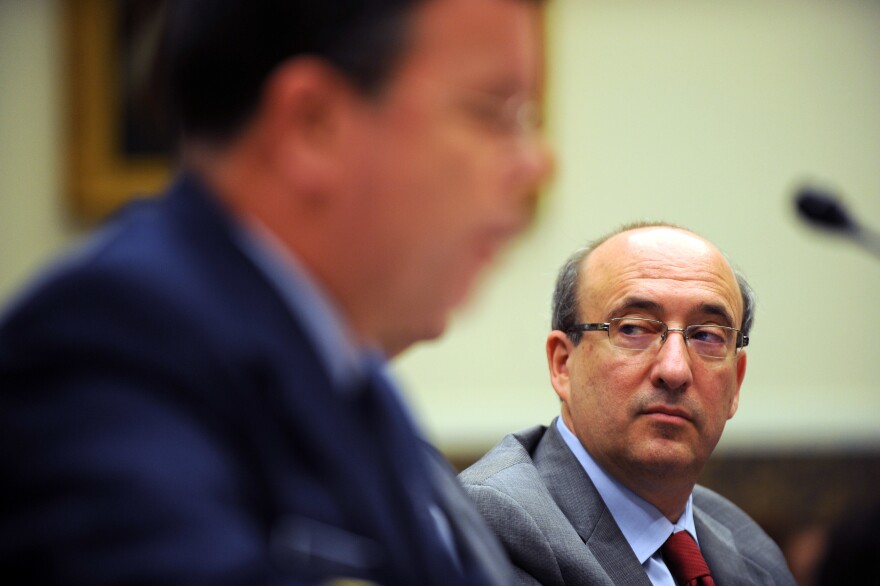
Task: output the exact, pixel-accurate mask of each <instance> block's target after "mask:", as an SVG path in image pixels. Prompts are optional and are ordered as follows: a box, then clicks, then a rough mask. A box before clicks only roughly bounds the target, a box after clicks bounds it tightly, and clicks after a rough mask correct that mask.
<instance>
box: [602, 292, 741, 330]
mask: <svg viewBox="0 0 880 586" xmlns="http://www.w3.org/2000/svg"><path fill="white" fill-rule="evenodd" d="M633 309H644V310H647V311H662V310H663V306H662V305H661V304H660V303H657V302H656V301H651V300H650V299H645V298H643V297H626V298H625V299H623V300H622V301H621V302H620V303H619V304H618V305H617V306H616V307H615V308H614V310H613V311H612V312H611V315H612V316H619V315H620V314H622V313H625V312H627V311H630V310H633ZM695 313H699V314H700V315H710V316H717V317H719V318H721V320H722V321H723V322H724V324H726V325H732V324H733V316H731V315H730V312H729V311H728V310H727V308H726V307H724V306H723V305H718V304H717V303H702V304H700V306H699V307H698V308H697V311H696V312H695Z"/></svg>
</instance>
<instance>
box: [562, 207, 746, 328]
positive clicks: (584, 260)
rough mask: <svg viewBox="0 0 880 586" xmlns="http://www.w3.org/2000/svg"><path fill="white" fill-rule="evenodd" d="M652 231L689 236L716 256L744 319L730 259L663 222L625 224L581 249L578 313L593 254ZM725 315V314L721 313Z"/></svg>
mask: <svg viewBox="0 0 880 586" xmlns="http://www.w3.org/2000/svg"><path fill="white" fill-rule="evenodd" d="M652 231H660V232H677V233H679V234H683V235H685V236H689V237H691V238H692V239H695V240H697V241H699V242H702V243H703V244H704V245H706V247H707V249H708V250H710V251H711V252H712V254H713V255H715V256H717V257H718V258H720V259H721V260H722V261H723V266H725V267H727V273H728V277H729V279H730V281H731V282H732V283H733V285H734V291H735V293H736V296H735V297H734V298H735V299H738V303H739V304H740V308H739V309H740V313H741V315H740V321H741V320H742V319H743V317H744V312H745V309H746V308H745V304H744V300H743V291H742V287H741V284H740V280H739V278H738V276H737V271H736V270H735V269H734V267H733V264H732V263H731V262H730V259H729V258H728V257H727V255H726V254H724V252H722V251H721V249H720V248H718V247H717V246H716V245H715V244H714V243H713V242H711V241H710V240H709V239H707V238H705V237H703V236H701V235H700V234H698V233H696V232H694V231H693V230H690V229H688V228H685V227H683V226H679V225H676V224H670V223H664V222H656V223H655V222H637V223H633V224H626V225H624V226H621V227H620V228H618V229H617V230H615V231H613V232H610V233H608V234H606V235H604V236H602V237H600V238H598V239H596V240H594V241H593V242H591V243H590V244H588V245H587V246H586V247H585V248H584V249H583V252H584V254H583V256H582V257H581V259H580V261H579V262H578V265H579V267H578V282H577V285H576V287H577V292H578V294H577V299H578V312H580V310H581V309H582V307H581V305H582V302H583V301H585V300H584V299H582V298H581V295H582V294H586V292H587V287H588V283H589V282H590V281H589V279H590V273H591V272H595V270H596V267H594V266H591V263H590V261H591V260H593V259H594V258H595V254H596V253H597V252H598V253H600V254H601V251H602V250H603V249H604V248H605V247H606V245H610V244H611V243H613V242H617V241H618V240H619V239H622V238H625V237H629V236H631V235H632V234H634V233H640V232H652ZM722 313H723V314H726V312H722ZM727 317H728V319H729V320H730V321H731V322H732V325H733V324H734V323H735V320H733V316H727Z"/></svg>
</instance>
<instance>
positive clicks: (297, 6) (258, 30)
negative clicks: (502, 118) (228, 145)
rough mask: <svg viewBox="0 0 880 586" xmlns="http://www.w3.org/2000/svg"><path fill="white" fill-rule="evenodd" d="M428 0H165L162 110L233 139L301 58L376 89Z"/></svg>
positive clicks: (190, 128) (204, 135)
mask: <svg viewBox="0 0 880 586" xmlns="http://www.w3.org/2000/svg"><path fill="white" fill-rule="evenodd" d="M425 1H426V0H168V2H169V6H167V14H166V19H165V26H164V30H163V34H162V42H161V45H160V49H159V53H158V59H157V66H156V71H155V73H154V76H155V78H156V80H157V83H158V85H159V88H158V91H159V93H160V94H162V95H161V96H160V97H159V98H158V101H159V103H161V104H162V106H161V107H162V110H163V111H164V117H165V118H166V119H167V120H168V123H169V125H170V126H171V127H172V128H175V129H176V130H177V132H178V133H180V134H181V135H182V136H183V137H184V138H200V139H209V140H213V141H216V142H222V141H224V140H226V139H229V138H231V137H233V136H234V135H235V133H236V132H237V131H238V130H240V129H241V128H242V127H243V126H244V124H245V122H247V120H248V119H249V118H250V116H251V115H252V114H253V113H254V111H255V109H256V107H257V104H258V100H259V98H260V95H261V93H262V90H263V86H264V83H265V81H266V80H267V79H268V77H269V75H270V74H271V72H272V71H273V70H274V69H275V68H276V67H278V66H279V65H280V64H281V63H283V62H284V61H286V60H288V59H290V58H294V57H297V56H306V55H309V56H313V57H317V58H319V59H322V60H324V61H326V62H327V63H329V64H331V65H332V66H334V67H335V68H336V69H337V70H338V71H340V72H341V73H342V74H344V75H345V76H346V77H347V78H348V79H349V80H350V81H351V82H352V83H353V85H354V86H355V87H356V88H358V89H359V90H361V91H362V92H363V93H364V94H366V95H370V94H372V93H376V92H377V91H378V90H380V89H381V88H382V87H383V82H385V81H386V80H387V79H388V78H389V77H390V75H391V73H392V71H393V69H394V66H395V65H396V63H397V61H398V60H399V59H400V58H401V57H402V56H403V54H404V52H405V50H406V48H407V46H408V45H407V41H408V39H407V33H408V32H409V26H408V25H409V23H408V20H409V17H410V16H411V14H412V12H413V9H414V8H415V7H416V6H418V5H420V4H422V3H424V2H425ZM527 1H530V2H535V3H540V1H541V0H527Z"/></svg>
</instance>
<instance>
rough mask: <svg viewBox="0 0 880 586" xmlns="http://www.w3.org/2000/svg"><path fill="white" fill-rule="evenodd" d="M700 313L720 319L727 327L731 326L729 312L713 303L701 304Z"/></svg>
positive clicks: (731, 317)
mask: <svg viewBox="0 0 880 586" xmlns="http://www.w3.org/2000/svg"><path fill="white" fill-rule="evenodd" d="M700 313H703V314H708V315H717V316H718V317H720V318H722V319H723V320H724V321H725V322H726V323H727V324H728V325H733V316H731V315H730V312H729V311H727V308H725V307H724V306H722V305H716V304H715V303H703V304H702V305H700Z"/></svg>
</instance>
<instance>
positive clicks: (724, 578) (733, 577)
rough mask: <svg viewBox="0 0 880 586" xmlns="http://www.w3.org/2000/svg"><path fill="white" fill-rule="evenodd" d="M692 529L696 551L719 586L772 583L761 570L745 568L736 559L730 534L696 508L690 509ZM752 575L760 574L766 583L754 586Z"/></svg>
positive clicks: (739, 557)
mask: <svg viewBox="0 0 880 586" xmlns="http://www.w3.org/2000/svg"><path fill="white" fill-rule="evenodd" d="M694 525H695V526H696V529H697V539H698V540H699V542H700V551H701V552H702V554H703V557H704V558H705V559H706V563H707V564H708V566H709V571H711V572H712V576H713V577H714V578H715V582H716V583H717V584H718V585H719V586H752V585H754V584H770V583H772V580H771V579H770V576H769V575H766V572H764V570H763V569H762V568H760V567H758V566H756V565H754V564H749V563H748V562H747V561H746V559H745V558H743V557H742V556H741V555H740V553H739V552H738V551H737V549H736V545H735V544H734V541H733V536H732V535H731V533H730V530H729V529H727V528H726V527H724V526H723V525H721V524H719V523H718V522H716V521H715V520H714V519H712V518H711V517H710V516H709V515H707V514H706V513H704V512H703V511H702V510H700V509H697V508H696V507H695V508H694ZM755 571H758V572H764V574H765V575H766V579H765V580H761V581H758V582H756V581H755V574H754V572H755Z"/></svg>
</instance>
